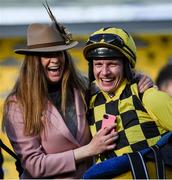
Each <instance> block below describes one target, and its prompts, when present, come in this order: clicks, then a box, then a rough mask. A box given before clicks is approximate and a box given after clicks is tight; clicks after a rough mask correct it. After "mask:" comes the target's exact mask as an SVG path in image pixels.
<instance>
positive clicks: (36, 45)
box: [27, 41, 66, 49]
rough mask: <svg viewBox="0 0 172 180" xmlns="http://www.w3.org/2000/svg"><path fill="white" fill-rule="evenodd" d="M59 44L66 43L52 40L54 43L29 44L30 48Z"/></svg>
mask: <svg viewBox="0 0 172 180" xmlns="http://www.w3.org/2000/svg"><path fill="white" fill-rule="evenodd" d="M57 45H66V44H65V43H64V41H63V42H52V43H44V44H34V45H30V46H27V47H28V48H29V49H35V48H43V47H51V46H57Z"/></svg>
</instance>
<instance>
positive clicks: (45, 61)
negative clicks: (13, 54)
mask: <svg viewBox="0 0 172 180" xmlns="http://www.w3.org/2000/svg"><path fill="white" fill-rule="evenodd" d="M41 64H42V66H43V68H44V72H45V75H46V77H47V80H48V81H49V82H50V83H57V82H59V81H60V80H61V79H62V76H63V72H64V66H65V55H64V52H62V51H61V52H57V53H55V54H50V55H46V56H43V57H41Z"/></svg>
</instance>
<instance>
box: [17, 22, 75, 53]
mask: <svg viewBox="0 0 172 180" xmlns="http://www.w3.org/2000/svg"><path fill="white" fill-rule="evenodd" d="M64 30H65V29H64ZM67 35H69V34H67V33H65V32H64V33H62V32H60V30H59V29H58V28H57V26H56V24H55V23H51V24H49V25H47V24H39V23H34V24H31V25H29V27H28V29H27V47H26V48H24V49H16V50H14V52H15V53H17V54H33V53H51V52H52V53H53V52H58V51H64V50H67V49H70V48H72V47H74V46H76V45H77V44H78V42H77V41H74V40H72V38H71V37H70V36H67ZM66 37H67V38H66Z"/></svg>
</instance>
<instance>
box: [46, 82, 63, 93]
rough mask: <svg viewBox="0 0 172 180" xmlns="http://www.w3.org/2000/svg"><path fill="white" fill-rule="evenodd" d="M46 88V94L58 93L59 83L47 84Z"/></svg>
mask: <svg viewBox="0 0 172 180" xmlns="http://www.w3.org/2000/svg"><path fill="white" fill-rule="evenodd" d="M47 87H48V93H53V92H57V91H60V88H61V82H57V83H53V84H52V83H49V82H48V83H47Z"/></svg>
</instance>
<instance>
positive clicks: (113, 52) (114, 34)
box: [83, 27, 136, 68]
mask: <svg viewBox="0 0 172 180" xmlns="http://www.w3.org/2000/svg"><path fill="white" fill-rule="evenodd" d="M100 48H102V49H100ZM108 49H109V50H108ZM109 51H110V52H109ZM83 53H84V57H85V58H86V59H87V60H88V61H89V60H91V59H93V58H96V57H97V58H98V57H107V58H108V56H111V57H119V56H124V57H126V58H125V59H128V60H129V64H130V66H131V67H132V68H134V67H135V64H136V45H135V42H134V40H133V38H132V37H131V35H129V34H128V33H127V32H126V31H124V30H123V29H119V28H114V27H108V28H102V29H99V30H98V31H96V32H94V33H93V34H91V36H90V37H89V39H88V41H87V44H86V46H85V48H84V50H83Z"/></svg>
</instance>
